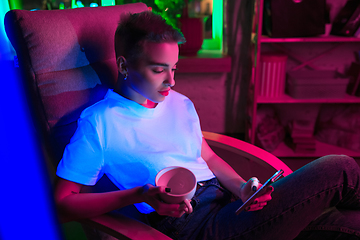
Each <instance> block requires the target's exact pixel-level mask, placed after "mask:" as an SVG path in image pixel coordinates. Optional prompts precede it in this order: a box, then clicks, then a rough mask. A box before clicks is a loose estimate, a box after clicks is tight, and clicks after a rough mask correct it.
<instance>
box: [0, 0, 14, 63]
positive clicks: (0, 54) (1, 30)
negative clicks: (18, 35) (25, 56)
mask: <svg viewBox="0 0 360 240" xmlns="http://www.w3.org/2000/svg"><path fill="white" fill-rule="evenodd" d="M10 9H11V8H10V2H8V1H1V2H0V19H4V17H5V14H6V12H7V11H9V10H10ZM0 43H1V44H0V61H1V60H12V59H13V58H14V55H15V50H14V49H13V47H12V46H11V43H10V41H9V39H8V37H7V36H6V32H5V25H4V21H2V22H1V23H0Z"/></svg>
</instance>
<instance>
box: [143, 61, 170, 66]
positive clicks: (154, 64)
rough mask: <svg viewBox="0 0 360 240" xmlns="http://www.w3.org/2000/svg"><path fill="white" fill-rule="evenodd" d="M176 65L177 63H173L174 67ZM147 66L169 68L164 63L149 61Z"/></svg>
mask: <svg viewBox="0 0 360 240" xmlns="http://www.w3.org/2000/svg"><path fill="white" fill-rule="evenodd" d="M176 64H177V62H176V63H175V65H176ZM148 65H150V66H163V67H169V64H166V63H159V62H152V61H149V62H148Z"/></svg>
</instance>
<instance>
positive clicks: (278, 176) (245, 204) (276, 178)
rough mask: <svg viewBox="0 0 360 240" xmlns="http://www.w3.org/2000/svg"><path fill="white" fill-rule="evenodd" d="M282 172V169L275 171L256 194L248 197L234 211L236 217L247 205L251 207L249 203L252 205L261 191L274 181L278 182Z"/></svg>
mask: <svg viewBox="0 0 360 240" xmlns="http://www.w3.org/2000/svg"><path fill="white" fill-rule="evenodd" d="M283 173H284V171H283V170H282V169H280V170H279V171H277V172H276V173H275V174H274V175H272V177H271V178H269V179H268V180H267V181H266V182H265V183H264V184H263V185H262V186H261V187H260V188H259V189H258V190H257V191H256V192H254V194H253V195H251V197H249V198H248V199H247V200H246V201H245V202H244V203H243V205H241V206H240V207H239V208H238V209H237V210H236V212H235V213H236V215H238V214H239V213H240V212H241V211H243V210H245V209H246V208H247V207H248V206H249V205H251V203H253V201H254V199H255V198H257V197H259V196H261V193H262V192H263V190H265V189H266V187H268V186H269V185H270V184H271V183H273V182H275V181H276V180H278V179H279V178H280V177H281V176H282V175H283Z"/></svg>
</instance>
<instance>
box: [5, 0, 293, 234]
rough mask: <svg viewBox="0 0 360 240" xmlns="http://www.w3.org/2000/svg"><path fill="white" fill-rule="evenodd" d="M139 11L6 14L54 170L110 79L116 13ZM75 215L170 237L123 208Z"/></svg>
mask: <svg viewBox="0 0 360 240" xmlns="http://www.w3.org/2000/svg"><path fill="white" fill-rule="evenodd" d="M141 11H147V6H146V5H145V4H143V3H136V4H125V5H118V6H110V7H97V8H78V9H66V10H52V11H46V10H40V11H26V10H12V11H9V12H8V13H7V14H6V16H5V29H6V33H7V36H8V38H9V39H10V41H11V43H12V45H13V46H14V48H15V50H16V53H17V57H18V61H19V72H20V74H21V79H22V84H23V86H24V88H25V90H26V94H27V99H28V103H29V107H30V109H31V113H32V115H33V120H34V124H35V128H36V130H37V132H38V134H39V135H40V136H41V138H42V146H43V148H44V149H43V150H44V151H43V152H44V154H45V156H46V159H47V161H48V163H47V164H48V165H49V166H51V167H52V169H53V170H54V169H55V167H56V166H57V164H58V162H59V160H60V159H61V157H62V153H63V150H64V148H65V146H66V144H67V143H68V142H69V140H70V138H71V136H72V135H73V133H74V132H75V129H76V126H77V119H78V117H79V116H80V113H81V112H82V110H83V109H85V108H86V107H88V106H90V105H92V104H93V103H95V102H97V101H98V100H100V99H102V98H103V97H104V95H105V93H106V90H107V89H108V88H112V86H113V84H114V83H115V81H116V78H117V67H116V60H115V54H114V50H113V48H114V43H113V39H114V32H115V29H116V27H117V23H118V21H119V20H120V21H121V19H120V15H121V14H122V13H127V12H133V13H134V12H141ZM204 136H205V138H206V139H207V140H208V141H209V144H210V146H211V147H214V149H215V148H216V151H218V152H219V154H225V155H226V153H227V152H229V153H231V154H235V156H236V159H238V158H239V157H240V156H244V157H245V158H246V159H250V160H249V161H251V162H256V163H260V164H261V165H264V164H263V161H262V160H265V161H268V162H269V165H268V164H265V165H267V167H270V168H272V167H273V168H276V169H279V168H282V169H284V170H285V174H289V173H291V170H290V169H289V168H288V167H287V166H286V165H285V164H284V163H282V162H281V161H280V160H279V159H277V158H276V157H275V156H273V155H271V154H270V153H267V152H265V151H264V150H262V149H260V148H257V147H255V146H253V145H250V144H248V143H245V142H242V141H240V140H237V139H233V138H230V137H226V136H223V135H219V134H215V133H210V132H204ZM224 158H225V159H226V156H224ZM232 159H234V155H233V156H232ZM247 161H248V160H247ZM235 164H236V163H235ZM249 169H250V168H249ZM52 174H53V175H54V171H52ZM244 174H246V172H245V173H244ZM270 174H271V173H268V175H267V177H268V176H269V175H270ZM82 223H84V224H87V225H90V226H91V227H95V228H98V229H100V230H101V231H104V232H106V233H108V234H110V235H112V236H114V237H116V238H119V239H141V240H142V239H157V240H160V239H170V238H169V237H167V236H165V235H163V234H162V233H160V232H158V231H156V230H155V229H153V228H151V227H150V226H148V225H145V224H143V223H141V222H140V221H137V220H136V219H132V218H129V217H127V216H125V215H119V216H116V217H114V216H113V215H109V214H105V215H102V216H98V217H95V218H92V219H86V220H84V221H82Z"/></svg>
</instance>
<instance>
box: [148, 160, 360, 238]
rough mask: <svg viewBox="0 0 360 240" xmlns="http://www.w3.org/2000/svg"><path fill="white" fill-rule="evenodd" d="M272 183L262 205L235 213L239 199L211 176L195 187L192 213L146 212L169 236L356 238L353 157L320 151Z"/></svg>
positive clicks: (359, 232)
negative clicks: (269, 197)
mask: <svg viewBox="0 0 360 240" xmlns="http://www.w3.org/2000/svg"><path fill="white" fill-rule="evenodd" d="M273 186H274V189H275V191H274V192H273V194H272V200H271V201H270V202H269V203H268V204H267V205H266V206H265V207H264V208H263V209H262V210H260V211H254V212H245V211H243V212H241V213H240V214H239V215H236V214H235V211H236V209H237V208H238V207H239V206H240V205H241V204H242V202H241V200H235V198H234V197H233V195H232V194H231V193H230V192H229V191H227V190H226V189H224V188H223V187H222V186H221V185H220V183H219V182H218V180H217V179H216V178H214V179H211V180H209V181H207V182H206V183H205V184H204V186H202V187H200V188H199V189H198V190H197V191H196V193H195V196H194V198H193V199H192V204H193V207H194V211H193V212H192V213H191V214H184V215H183V216H182V217H181V218H174V217H161V216H159V215H157V213H152V214H149V215H148V216H147V217H148V220H149V221H150V224H151V225H152V226H153V227H155V228H156V229H158V230H159V231H161V232H163V233H164V234H166V235H168V236H169V237H171V238H173V239H197V240H198V239H242V240H254V239H256V240H261V239H266V240H271V239H281V240H286V239H296V240H300V239H314V240H315V239H316V240H318V239H360V168H359V165H358V164H357V163H356V162H355V161H354V159H352V158H350V157H347V156H343V155H340V156H335V155H330V156H325V157H322V158H320V159H317V160H315V161H313V162H311V163H309V164H307V165H306V166H304V167H302V168H301V169H299V170H297V171H295V172H294V173H292V174H290V175H289V176H287V177H285V178H282V179H280V180H278V181H277V182H275V183H274V184H273Z"/></svg>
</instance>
